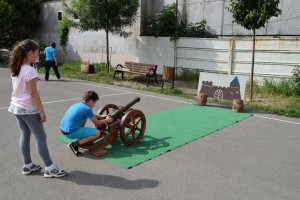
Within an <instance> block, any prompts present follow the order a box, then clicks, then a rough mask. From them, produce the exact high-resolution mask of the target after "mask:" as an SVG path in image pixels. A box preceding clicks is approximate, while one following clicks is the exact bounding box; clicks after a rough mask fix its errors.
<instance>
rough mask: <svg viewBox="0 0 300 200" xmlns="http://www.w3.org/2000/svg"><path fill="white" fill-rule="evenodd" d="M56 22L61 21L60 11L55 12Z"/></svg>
mask: <svg viewBox="0 0 300 200" xmlns="http://www.w3.org/2000/svg"><path fill="white" fill-rule="evenodd" d="M57 20H58V21H61V20H62V11H58V12H57Z"/></svg>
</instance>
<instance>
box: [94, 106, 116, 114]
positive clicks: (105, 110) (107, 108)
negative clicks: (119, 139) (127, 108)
mask: <svg viewBox="0 0 300 200" xmlns="http://www.w3.org/2000/svg"><path fill="white" fill-rule="evenodd" d="M118 108H119V107H118V106H116V105H115V104H107V105H105V106H104V107H103V108H100V109H99V111H98V113H99V115H103V114H104V115H108V114H111V113H112V111H113V110H116V109H118Z"/></svg>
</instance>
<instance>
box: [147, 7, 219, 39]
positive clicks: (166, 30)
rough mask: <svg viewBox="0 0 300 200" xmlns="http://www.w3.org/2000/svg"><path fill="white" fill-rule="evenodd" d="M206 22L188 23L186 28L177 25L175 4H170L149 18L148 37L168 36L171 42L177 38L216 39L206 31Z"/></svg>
mask: <svg viewBox="0 0 300 200" xmlns="http://www.w3.org/2000/svg"><path fill="white" fill-rule="evenodd" d="M206 24H207V21H206V20H202V21H201V22H197V23H195V24H194V23H189V24H188V25H187V26H186V27H184V26H183V24H180V23H178V21H177V19H176V4H175V3H172V4H170V5H167V6H165V7H164V9H163V10H162V11H160V12H159V13H158V14H157V15H156V16H155V17H153V16H149V17H148V21H147V28H148V32H149V35H151V36H155V37H159V36H170V37H171V40H174V39H177V38H178V37H199V38H204V37H205V38H212V37H216V36H214V35H213V34H212V33H210V32H209V31H208V30H207V26H206Z"/></svg>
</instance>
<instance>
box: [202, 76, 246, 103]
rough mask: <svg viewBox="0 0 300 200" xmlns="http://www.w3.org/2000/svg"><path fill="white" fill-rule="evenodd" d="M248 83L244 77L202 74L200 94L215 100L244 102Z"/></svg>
mask: <svg viewBox="0 0 300 200" xmlns="http://www.w3.org/2000/svg"><path fill="white" fill-rule="evenodd" d="M246 81H247V80H246V77H244V76H236V75H225V74H213V73H206V72H200V74H199V84H198V92H199V93H204V94H206V95H207V96H208V97H210V98H215V99H222V100H233V99H242V100H243V99H244V96H245V88H246Z"/></svg>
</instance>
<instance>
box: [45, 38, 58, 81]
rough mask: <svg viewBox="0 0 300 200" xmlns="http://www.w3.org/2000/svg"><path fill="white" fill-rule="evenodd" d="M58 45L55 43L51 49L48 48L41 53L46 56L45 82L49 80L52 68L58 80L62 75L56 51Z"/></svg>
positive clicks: (52, 43) (51, 45)
mask: <svg viewBox="0 0 300 200" xmlns="http://www.w3.org/2000/svg"><path fill="white" fill-rule="evenodd" d="M55 47H56V44H55V42H51V44H50V46H49V47H46V48H45V50H44V52H41V53H43V54H44V55H45V61H46V62H45V81H48V80H49V71H50V68H51V67H52V68H53V70H54V72H55V75H56V78H57V79H60V74H59V72H58V67H57V58H56V50H55Z"/></svg>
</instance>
